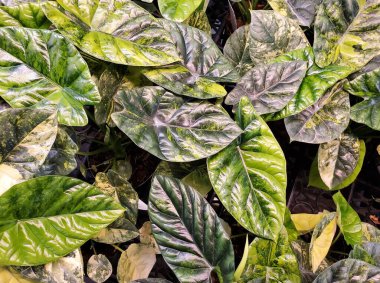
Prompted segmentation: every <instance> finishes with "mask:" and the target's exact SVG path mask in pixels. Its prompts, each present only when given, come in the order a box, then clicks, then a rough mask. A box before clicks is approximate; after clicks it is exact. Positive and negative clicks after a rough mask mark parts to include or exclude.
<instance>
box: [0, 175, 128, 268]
mask: <svg viewBox="0 0 380 283" xmlns="http://www.w3.org/2000/svg"><path fill="white" fill-rule="evenodd" d="M0 206H1V207H2V209H1V210H0V238H1V239H2V240H3V241H4V244H3V245H1V246H0V265H10V264H13V265H39V264H44V263H47V262H50V261H54V260H56V259H58V258H60V257H62V256H64V255H66V254H68V253H70V252H71V251H73V250H74V249H76V248H78V247H80V246H81V245H83V244H84V243H85V242H86V241H87V240H88V239H90V238H91V237H92V236H94V235H95V234H96V233H97V232H99V230H101V229H102V228H104V227H106V226H107V225H108V224H110V223H111V222H112V221H114V220H115V219H116V218H117V217H119V216H120V214H122V213H123V212H124V209H123V207H122V206H120V205H119V204H117V203H116V202H114V201H113V199H112V198H110V197H107V196H105V195H103V194H101V193H100V191H99V190H98V189H96V188H95V187H93V186H91V185H89V184H87V183H84V182H83V181H80V180H77V179H73V178H68V177H61V176H44V177H38V178H35V179H32V180H29V181H26V182H23V183H20V184H17V185H15V186H13V187H12V188H10V189H9V190H8V191H7V192H5V193H4V194H3V195H2V196H1V197H0ZM5 243H6V244H5ZM20 246H21V247H22V248H20Z"/></svg>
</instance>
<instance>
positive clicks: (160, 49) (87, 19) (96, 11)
mask: <svg viewBox="0 0 380 283" xmlns="http://www.w3.org/2000/svg"><path fill="white" fill-rule="evenodd" d="M57 2H58V3H56V2H53V1H50V2H46V3H44V4H43V9H44V12H45V14H46V16H47V17H48V18H49V20H50V21H51V22H52V23H53V24H54V25H55V26H56V27H57V28H58V30H59V31H60V32H61V33H62V34H63V35H64V36H65V37H67V38H68V39H70V40H71V41H72V42H73V43H74V44H75V45H76V46H78V47H79V48H80V49H82V50H83V51H84V52H86V53H87V54H89V55H91V56H94V57H96V58H99V59H102V60H105V61H110V62H114V63H117V64H125V65H134V66H160V65H165V64H169V63H173V62H175V61H178V59H179V58H178V56H177V54H176V51H175V47H174V45H173V43H172V41H171V39H170V36H169V34H168V33H167V32H166V31H165V30H164V29H163V28H162V26H161V24H160V23H159V22H158V21H157V20H156V19H155V18H154V17H153V16H152V15H151V14H150V13H149V12H147V11H145V10H144V9H143V8H141V7H140V6H138V5H137V4H135V3H134V2H133V1H129V0H110V1H99V0H96V1H93V2H92V4H91V5H87V2H86V4H85V5H81V4H82V2H78V1H75V2H72V1H70V0H58V1H57Z"/></svg>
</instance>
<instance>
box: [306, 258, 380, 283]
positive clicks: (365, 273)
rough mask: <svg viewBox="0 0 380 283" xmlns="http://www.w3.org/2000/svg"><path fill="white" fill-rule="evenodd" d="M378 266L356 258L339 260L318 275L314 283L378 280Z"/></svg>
mask: <svg viewBox="0 0 380 283" xmlns="http://www.w3.org/2000/svg"><path fill="white" fill-rule="evenodd" d="M379 280H380V268H379V267H376V266H375V265H371V264H369V263H366V262H364V261H361V260H357V259H351V258H348V259H343V260H340V261H338V262H336V263H334V264H333V265H331V266H330V267H329V268H327V269H326V270H325V271H324V272H322V273H321V274H319V275H318V277H317V278H316V279H315V281H314V283H326V282H357V283H365V282H379Z"/></svg>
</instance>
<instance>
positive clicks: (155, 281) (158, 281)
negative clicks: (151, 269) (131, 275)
mask: <svg viewBox="0 0 380 283" xmlns="http://www.w3.org/2000/svg"><path fill="white" fill-rule="evenodd" d="M131 283H172V282H171V281H168V280H166V279H162V278H146V279H137V280H133V281H132V282H131Z"/></svg>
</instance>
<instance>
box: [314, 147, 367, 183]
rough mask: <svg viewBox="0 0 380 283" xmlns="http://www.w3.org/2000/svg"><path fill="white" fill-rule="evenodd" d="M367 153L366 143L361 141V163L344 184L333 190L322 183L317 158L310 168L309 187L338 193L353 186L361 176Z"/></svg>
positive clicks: (359, 162)
mask: <svg viewBox="0 0 380 283" xmlns="http://www.w3.org/2000/svg"><path fill="white" fill-rule="evenodd" d="M365 152H366V147H365V143H364V141H363V140H360V152H359V161H358V163H357V164H356V167H355V169H354V171H353V172H352V173H351V175H349V176H348V177H347V178H346V179H344V181H343V182H342V183H340V184H339V185H337V186H335V187H333V188H331V189H330V188H329V187H327V186H326V184H325V183H324V182H323V181H322V179H321V176H320V175H319V171H318V157H316V158H315V159H314V161H313V163H312V164H311V168H310V174H309V186H313V187H316V188H320V189H323V190H327V191H330V190H331V191H336V190H340V189H343V188H346V187H348V186H349V185H351V184H352V183H353V182H354V181H355V180H356V178H357V176H358V175H359V173H360V171H361V169H362V166H363V162H364V157H365Z"/></svg>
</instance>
